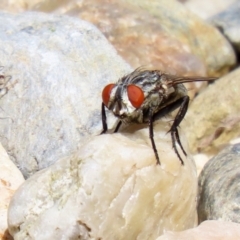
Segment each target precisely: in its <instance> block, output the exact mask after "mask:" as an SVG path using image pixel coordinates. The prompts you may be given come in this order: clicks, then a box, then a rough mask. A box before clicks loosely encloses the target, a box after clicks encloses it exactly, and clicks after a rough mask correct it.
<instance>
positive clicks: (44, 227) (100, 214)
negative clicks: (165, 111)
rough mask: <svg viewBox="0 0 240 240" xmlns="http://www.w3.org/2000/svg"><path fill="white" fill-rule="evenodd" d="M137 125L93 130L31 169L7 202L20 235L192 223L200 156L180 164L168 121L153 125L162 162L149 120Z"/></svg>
mask: <svg viewBox="0 0 240 240" xmlns="http://www.w3.org/2000/svg"><path fill="white" fill-rule="evenodd" d="M137 127H138V128H140V129H138V130H136V131H135V132H133V133H131V132H130V131H133V128H131V129H129V130H125V133H116V134H104V135H100V136H96V137H93V138H92V139H91V140H90V141H89V142H88V143H86V144H85V145H83V146H82V147H81V148H80V149H79V151H78V153H76V154H75V155H73V156H72V157H68V158H65V159H61V160H59V161H57V162H56V163H55V164H53V165H52V166H50V167H48V168H46V169H44V170H42V171H39V172H38V173H36V174H34V175H33V176H32V177H30V178H29V179H28V180H27V181H26V182H25V183H24V185H22V187H21V188H20V189H19V190H18V191H17V192H16V194H15V195H14V197H13V199H12V201H11V205H10V207H9V221H8V222H9V231H10V233H11V234H12V235H13V237H14V239H15V240H19V239H24V240H30V239H38V240H42V239H44V240H46V239H51V240H54V239H57V240H60V239H61V240H64V239H72V240H74V239H140V240H141V239H156V237H158V236H159V235H160V234H162V233H163V232H164V231H166V230H169V231H181V230H184V229H188V228H191V227H194V226H195V225H196V193H197V184H196V182H197V175H196V169H195V165H194V162H193V161H192V159H191V157H190V156H189V157H188V158H184V163H185V164H184V165H181V162H180V161H179V159H178V158H177V156H176V154H175V152H174V151H173V149H172V146H171V139H170V134H166V131H167V130H169V122H167V121H166V122H159V123H158V124H156V125H155V128H154V132H155V140H156V144H157V148H158V152H159V155H160V160H161V163H162V165H156V159H155V156H154V154H153V149H152V147H151V144H150V140H149V131H148V128H147V127H146V126H145V127H143V128H142V129H141V127H140V126H137ZM180 134H181V133H180ZM180 136H182V135H180ZM181 138H182V143H183V146H184V148H185V150H186V151H187V152H188V148H187V146H186V141H185V140H184V138H183V137H181Z"/></svg>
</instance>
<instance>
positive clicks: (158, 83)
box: [101, 68, 216, 165]
mask: <svg viewBox="0 0 240 240" xmlns="http://www.w3.org/2000/svg"><path fill="white" fill-rule="evenodd" d="M215 79H216V78H214V77H209V78H206V77H179V76H174V75H169V74H166V73H162V72H161V71H159V70H145V69H141V68H138V69H136V70H135V71H133V72H132V73H130V74H128V75H126V76H124V77H122V78H121V79H119V80H118V82H117V83H111V84H108V85H107V86H105V88H104V89H103V91H102V126H103V130H102V132H101V134H103V133H106V132H107V130H108V126H107V118H106V111H105V107H106V108H107V109H109V110H110V111H111V112H112V113H113V114H114V115H115V116H116V117H117V118H118V119H119V121H118V123H117V125H116V127H115V130H114V132H117V131H118V130H119V128H120V126H121V125H122V123H124V124H131V123H148V126H149V138H150V140H151V144H152V148H153V151H154V154H155V157H156V160H157V164H160V159H159V156H158V152H157V149H156V145H155V141H154V132H153V122H154V121H156V120H158V119H160V118H162V117H164V116H165V115H167V114H169V113H171V112H172V111H174V110H175V109H177V108H179V110H178V112H177V114H176V116H175V119H174V121H173V123H172V125H171V127H170V130H169V132H170V134H171V139H172V147H173V149H174V151H175V153H176V155H177V156H178V159H179V160H180V161H181V163H182V165H184V162H183V160H182V158H181V156H180V154H179V152H178V150H177V147H176V143H178V145H179V146H180V148H181V150H182V152H183V153H184V155H185V156H187V154H186V152H185V150H184V148H183V146H182V144H181V141H180V137H179V133H178V129H177V128H178V126H179V124H180V123H181V121H182V120H183V118H184V116H185V114H186V112H187V109H188V103H189V96H188V95H187V89H186V88H185V87H184V85H183V83H187V82H195V81H212V80H215Z"/></svg>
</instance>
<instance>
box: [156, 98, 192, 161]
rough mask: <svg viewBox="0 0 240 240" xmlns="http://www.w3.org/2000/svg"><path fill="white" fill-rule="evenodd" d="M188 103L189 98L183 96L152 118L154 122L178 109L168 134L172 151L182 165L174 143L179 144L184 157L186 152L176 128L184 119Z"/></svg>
mask: <svg viewBox="0 0 240 240" xmlns="http://www.w3.org/2000/svg"><path fill="white" fill-rule="evenodd" d="M188 103H189V97H188V96H184V97H182V98H180V99H178V100H177V101H175V102H173V103H171V104H169V105H168V106H166V107H164V108H162V109H160V110H159V111H158V112H157V113H155V114H154V116H153V121H156V120H158V119H160V118H162V117H164V116H166V115H167V114H169V113H171V112H173V111H174V110H176V109H177V108H179V107H180V109H179V111H178V113H177V115H176V117H175V119H174V121H173V124H172V126H171V128H170V130H169V131H168V132H171V138H172V146H173V149H174V151H175V153H176V154H177V156H178V158H179V160H180V161H181V163H182V165H184V162H183V160H182V158H181V156H180V154H179V153H178V151H177V147H176V142H177V143H178V144H179V146H180V148H181V149H182V151H183V153H184V155H185V156H186V155H187V154H186V152H185V150H184V148H183V146H182V144H181V141H180V137H179V134H178V129H177V127H178V126H179V124H180V123H181V121H182V120H183V118H184V116H185V114H186V112H187V109H188Z"/></svg>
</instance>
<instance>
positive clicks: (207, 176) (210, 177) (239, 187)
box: [198, 144, 240, 223]
mask: <svg viewBox="0 0 240 240" xmlns="http://www.w3.org/2000/svg"><path fill="white" fill-rule="evenodd" d="M198 184H199V203H198V218H199V222H202V221H204V220H207V219H208V220H214V219H215V220H218V219H220V220H224V221H232V222H236V223H240V144H235V145H232V146H229V147H227V148H225V149H224V150H223V151H222V152H220V153H219V154H218V155H217V156H215V157H214V158H212V159H210V160H209V162H208V163H207V164H206V165H205V167H204V169H203V171H202V173H201V174H200V177H199V183H198Z"/></svg>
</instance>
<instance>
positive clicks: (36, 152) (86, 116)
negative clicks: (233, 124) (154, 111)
mask: <svg viewBox="0 0 240 240" xmlns="http://www.w3.org/2000/svg"><path fill="white" fill-rule="evenodd" d="M0 55H1V59H0V66H4V72H5V75H6V76H11V79H10V81H8V84H7V86H6V87H7V89H8V92H7V94H6V95H4V96H3V97H2V98H1V101H0V122H1V128H0V140H1V141H2V144H3V146H4V147H5V149H6V150H7V151H8V152H9V155H10V157H11V159H12V160H13V161H14V163H15V164H17V165H18V167H19V168H20V169H21V171H22V172H23V174H24V175H25V176H26V177H27V176H29V175H31V174H33V173H34V172H35V171H38V170H39V169H42V168H44V167H47V166H49V165H50V164H52V163H53V162H54V161H55V160H56V159H59V158H60V157H62V156H66V155H68V154H69V153H70V152H72V151H76V149H77V146H78V144H82V141H83V139H84V138H85V137H87V136H89V135H97V134H99V132H100V130H101V128H102V127H101V116H100V112H101V91H102V88H103V87H104V86H105V85H106V84H107V83H109V82H115V81H117V79H118V78H119V77H121V76H122V75H124V74H126V73H129V72H130V68H129V66H128V65H127V64H126V63H125V62H124V61H123V60H122V59H121V58H120V57H119V56H118V55H117V53H116V51H115V49H114V48H113V47H112V46H111V45H110V44H109V43H108V42H107V40H106V39H105V37H104V36H103V35H102V34H101V33H100V32H99V31H98V30H97V29H96V28H95V27H94V26H92V25H91V24H89V23H87V22H85V21H81V20H78V19H74V18H70V17H67V16H54V15H48V14H44V13H37V12H28V13H27V12H26V13H24V14H19V15H9V14H6V13H0Z"/></svg>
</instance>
